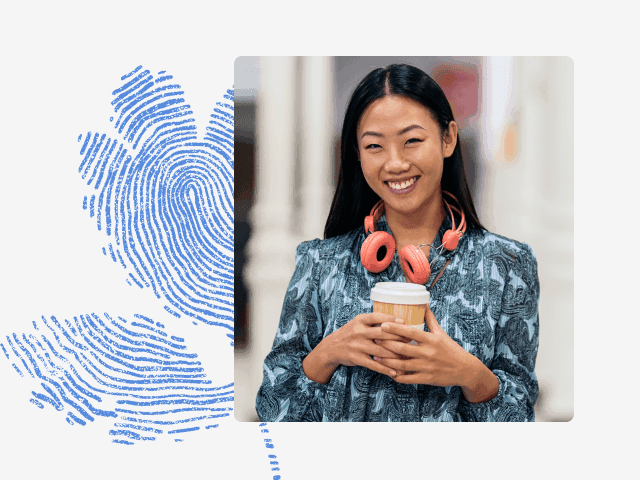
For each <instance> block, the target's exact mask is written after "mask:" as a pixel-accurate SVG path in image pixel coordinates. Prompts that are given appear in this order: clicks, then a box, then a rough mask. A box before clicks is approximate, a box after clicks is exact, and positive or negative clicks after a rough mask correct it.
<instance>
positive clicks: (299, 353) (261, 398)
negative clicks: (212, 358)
mask: <svg viewBox="0 0 640 480" xmlns="http://www.w3.org/2000/svg"><path fill="white" fill-rule="evenodd" d="M318 242H319V241H317V240H314V241H313V242H303V243H301V244H300V245H299V246H298V248H297V250H296V268H295V271H294V274H293V278H292V279H291V282H290V283H289V287H288V288H287V293H286V295H285V298H284V305H283V307H282V314H281V316H280V324H279V325H278V330H277V332H276V338H275V340H274V342H273V347H272V348H271V352H270V353H269V354H268V355H267V357H266V359H265V361H264V364H263V375H264V376H263V380H262V385H261V386H260V389H259V391H258V396H257V398H256V411H257V413H258V417H259V418H260V420H261V421H263V422H277V421H289V422H301V421H321V420H322V404H323V398H324V393H325V390H326V385H322V384H319V383H316V382H314V381H312V380H310V379H309V378H307V376H306V375H305V373H304V370H303V369H302V360H304V358H305V357H306V356H307V355H308V354H309V353H310V352H311V350H313V349H314V348H315V347H316V346H317V345H318V344H319V343H320V341H321V340H322V335H323V331H324V328H323V325H322V321H321V317H320V311H319V309H318V280H319V270H320V262H319V255H318V249H317V245H318ZM314 247H316V248H314Z"/></svg>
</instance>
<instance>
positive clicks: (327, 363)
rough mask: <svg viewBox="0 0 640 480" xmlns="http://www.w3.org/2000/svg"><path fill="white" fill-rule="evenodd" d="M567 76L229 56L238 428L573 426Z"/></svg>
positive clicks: (546, 61)
mask: <svg viewBox="0 0 640 480" xmlns="http://www.w3.org/2000/svg"><path fill="white" fill-rule="evenodd" d="M573 68H574V65H573V60H572V59H571V58H569V57H560V56H558V57H376V56H367V57H238V58H237V59H236V61H235V66H234V86H235V132H234V133H235V142H234V143H235V144H234V147H235V153H236V156H235V157H236V158H235V190H234V200H235V218H234V231H235V244H234V265H235V271H234V289H235V311H234V322H235V344H234V379H235V412H234V414H235V418H236V420H238V421H242V422H441V421H448V422H534V421H536V422H569V421H571V420H572V418H573V415H574V396H573V383H574V359H573V345H574V334H573V306H574V300H573V285H574V277H573V265H574V250H573V248H574V232H573V224H574V200H573V182H574V180H573V168H574V161H573V146H574V145H573V128H574V127H573V121H574V119H573V85H574V83H573Z"/></svg>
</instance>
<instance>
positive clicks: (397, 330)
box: [381, 322, 429, 343]
mask: <svg viewBox="0 0 640 480" xmlns="http://www.w3.org/2000/svg"><path fill="white" fill-rule="evenodd" d="M381 328H382V330H383V331H384V332H387V333H394V334H396V335H400V336H402V337H405V338H409V339H411V340H415V341H416V342H418V343H423V342H427V341H429V333H427V332H423V331H422V330H418V329H417V328H413V327H411V326H408V325H399V324H397V323H389V322H386V323H383V324H382V327H381Z"/></svg>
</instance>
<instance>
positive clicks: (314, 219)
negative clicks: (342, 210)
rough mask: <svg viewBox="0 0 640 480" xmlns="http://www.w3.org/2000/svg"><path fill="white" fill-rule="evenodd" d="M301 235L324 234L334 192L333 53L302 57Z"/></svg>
mask: <svg viewBox="0 0 640 480" xmlns="http://www.w3.org/2000/svg"><path fill="white" fill-rule="evenodd" d="M301 67H302V68H301V76H302V78H301V80H302V81H301V102H300V103H301V105H300V124H301V129H300V132H301V145H300V147H301V148H300V166H301V175H302V185H301V197H302V204H301V212H300V213H301V215H300V216H299V218H300V219H301V223H302V225H301V229H300V232H301V235H302V238H303V239H304V240H312V239H314V238H323V236H324V225H325V222H326V220H327V215H328V213H329V207H330V206H331V199H332V196H333V143H332V142H333V104H334V98H333V71H332V59H331V57H302V58H301Z"/></svg>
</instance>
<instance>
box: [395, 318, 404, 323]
mask: <svg viewBox="0 0 640 480" xmlns="http://www.w3.org/2000/svg"><path fill="white" fill-rule="evenodd" d="M396 323H402V324H404V320H403V319H401V318H396Z"/></svg>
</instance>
